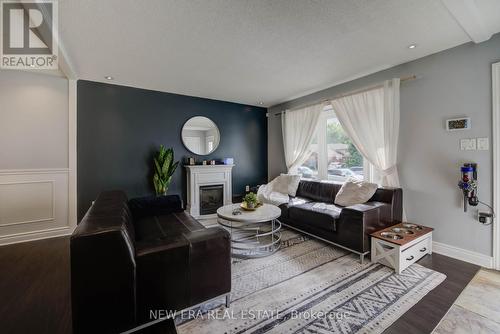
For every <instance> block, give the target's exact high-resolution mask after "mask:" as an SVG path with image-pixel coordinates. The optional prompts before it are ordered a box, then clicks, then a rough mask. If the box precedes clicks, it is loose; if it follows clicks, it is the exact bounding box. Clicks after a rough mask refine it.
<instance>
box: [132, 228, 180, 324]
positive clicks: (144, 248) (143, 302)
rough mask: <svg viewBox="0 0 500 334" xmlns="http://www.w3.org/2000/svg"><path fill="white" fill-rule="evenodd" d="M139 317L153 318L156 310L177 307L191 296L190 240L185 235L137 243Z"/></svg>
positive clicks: (148, 319)
mask: <svg viewBox="0 0 500 334" xmlns="http://www.w3.org/2000/svg"><path fill="white" fill-rule="evenodd" d="M136 268H137V274H136V275H137V276H136V286H137V305H138V306H137V317H138V319H139V321H140V322H141V323H145V322H149V321H151V320H154V319H152V318H151V312H154V311H156V310H168V311H178V310H181V309H184V308H186V307H187V306H189V305H188V300H189V288H188V285H187V284H186V282H187V281H188V280H189V242H188V241H187V239H186V238H185V237H184V236H182V235H179V236H175V237H167V238H161V239H157V240H152V241H146V242H138V243H136Z"/></svg>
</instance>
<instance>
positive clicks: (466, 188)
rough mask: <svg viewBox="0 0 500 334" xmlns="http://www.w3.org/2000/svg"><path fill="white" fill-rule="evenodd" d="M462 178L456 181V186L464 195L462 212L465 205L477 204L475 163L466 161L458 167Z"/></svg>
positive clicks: (465, 210) (465, 208)
mask: <svg viewBox="0 0 500 334" xmlns="http://www.w3.org/2000/svg"><path fill="white" fill-rule="evenodd" d="M460 172H461V174H462V178H461V179H460V181H459V182H458V187H459V188H460V189H461V190H462V192H463V195H464V212H467V206H468V205H471V206H477V205H478V204H479V200H478V198H477V164H476V163H472V162H471V163H466V164H464V165H463V166H462V167H460Z"/></svg>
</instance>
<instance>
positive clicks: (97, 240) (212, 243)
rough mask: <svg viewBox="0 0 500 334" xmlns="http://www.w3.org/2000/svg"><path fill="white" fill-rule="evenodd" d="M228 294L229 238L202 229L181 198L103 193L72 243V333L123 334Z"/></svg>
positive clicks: (216, 230)
mask: <svg viewBox="0 0 500 334" xmlns="http://www.w3.org/2000/svg"><path fill="white" fill-rule="evenodd" d="M230 291H231V262H230V239H229V234H228V232H227V231H225V230H224V229H222V228H218V227H215V228H210V229H207V228H205V227H203V226H202V225H201V224H200V223H199V222H197V221H196V220H195V219H193V218H192V217H191V216H190V215H188V214H186V213H185V212H184V211H183V210H182V203H181V200H180V198H179V197H178V196H166V197H163V198H162V199H159V200H155V199H152V200H151V199H147V198H146V199H136V200H131V201H130V202H128V200H127V197H126V195H125V194H124V193H123V192H121V191H111V192H103V193H101V194H100V195H99V196H98V198H97V200H96V201H95V203H94V204H93V205H92V207H91V208H90V209H89V211H88V212H87V214H86V215H85V217H84V218H83V220H82V221H81V222H80V224H78V227H77V228H76V230H75V231H74V233H73V235H72V236H71V293H72V314H73V331H74V333H119V332H123V331H126V330H129V329H131V328H134V327H136V326H138V325H140V324H144V323H147V322H150V321H152V320H154V317H155V315H154V314H155V312H156V314H157V315H158V314H159V315H160V316H163V317H165V315H166V314H165V313H164V312H165V311H175V310H181V309H185V308H188V307H191V306H194V305H196V304H199V303H201V302H204V301H207V300H210V299H212V298H215V297H218V296H223V295H226V297H227V296H228V294H229V292H230ZM151 312H153V313H151ZM162 312H163V313H162Z"/></svg>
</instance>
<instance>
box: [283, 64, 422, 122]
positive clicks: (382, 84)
mask: <svg viewBox="0 0 500 334" xmlns="http://www.w3.org/2000/svg"><path fill="white" fill-rule="evenodd" d="M415 79H418V77H417V76H416V75H415V74H412V75H409V76H406V77H401V78H399V80H400V82H405V81H412V80H415ZM383 86H384V83H383V82H382V83H378V84H376V85H373V86H368V87H364V88H360V89H357V90H354V91H351V92H348V93H343V94H339V95H335V96H334V97H331V98H327V99H322V100H320V101H316V102H312V103H308V104H304V105H299V106H297V107H294V108H293V109H291V111H293V110H294V109H300V108H306V107H309V106H312V105H315V104H318V103H324V102H329V101H331V100H335V99H339V98H341V97H346V96H351V95H355V94H359V93H363V92H366V91H369V90H372V89H376V88H379V87H383ZM283 112H285V110H282V111H278V112H276V113H275V114H274V116H280V115H281V114H282V113H283Z"/></svg>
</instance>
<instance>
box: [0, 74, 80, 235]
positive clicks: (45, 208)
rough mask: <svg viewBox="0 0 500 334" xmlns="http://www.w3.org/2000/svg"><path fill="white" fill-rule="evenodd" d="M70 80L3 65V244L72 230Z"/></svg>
mask: <svg viewBox="0 0 500 334" xmlns="http://www.w3.org/2000/svg"><path fill="white" fill-rule="evenodd" d="M68 110H69V103H68V80H67V79H66V78H62V77H59V76H50V75H42V74H36V73H31V72H25V71H0V244H6V243H11V242H18V241H26V240H33V239H38V238H43V237H49V236H56V235H61V234H67V233H69V232H70V230H71V229H70V227H69V225H70V224H69V220H68V210H69V208H68V207H69V202H68V183H69V179H68V177H69V170H68V152H69V150H68V147H69V146H68V140H69V136H68V132H69V130H68V129H69V126H68V119H69V118H68V117H69V111H68Z"/></svg>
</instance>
